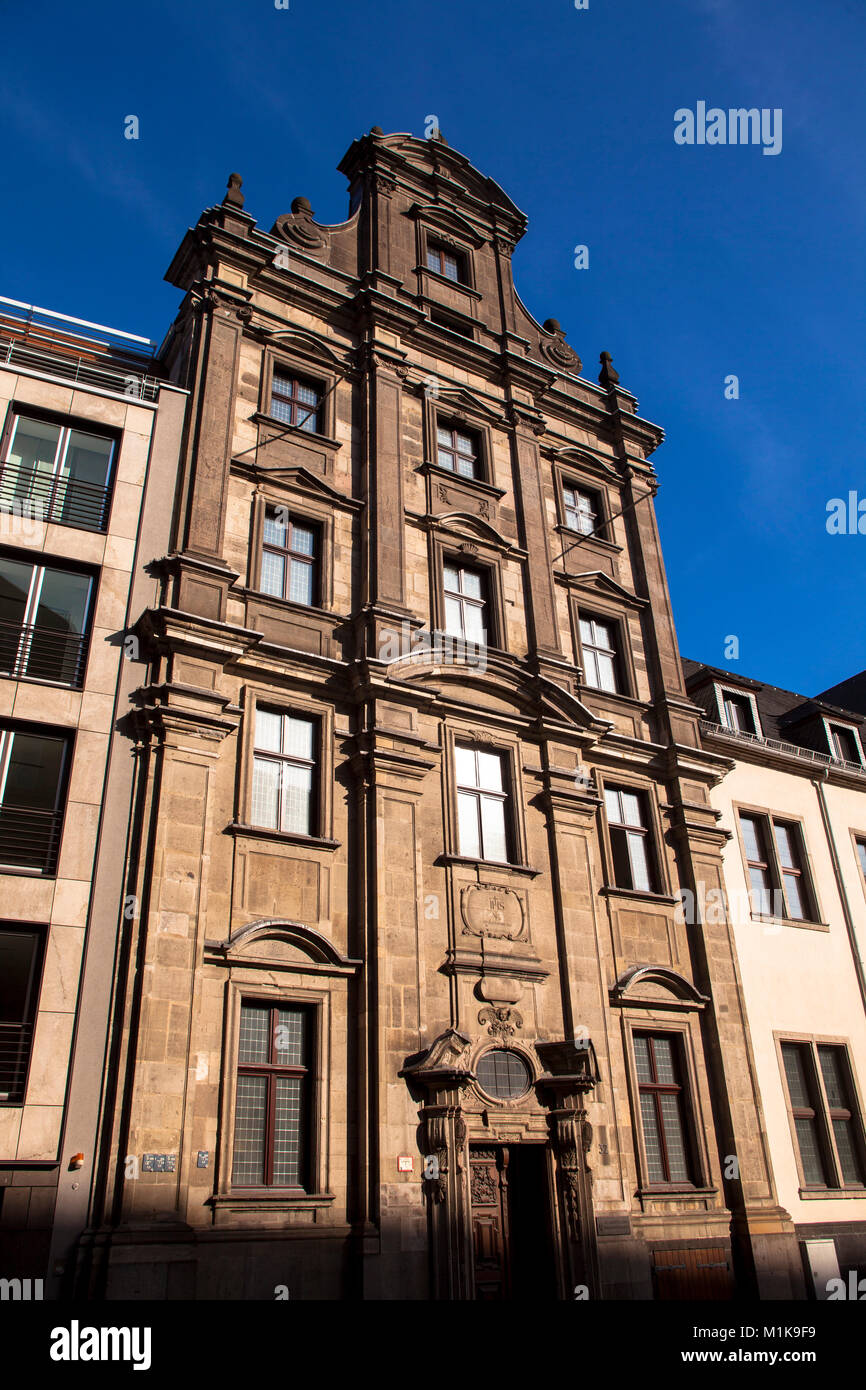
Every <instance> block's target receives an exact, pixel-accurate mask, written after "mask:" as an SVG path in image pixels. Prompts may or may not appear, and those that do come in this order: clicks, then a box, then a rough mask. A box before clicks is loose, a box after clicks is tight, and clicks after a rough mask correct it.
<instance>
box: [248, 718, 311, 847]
mask: <svg viewBox="0 0 866 1390" xmlns="http://www.w3.org/2000/svg"><path fill="white" fill-rule="evenodd" d="M315 736H316V721H315V720H313V719H301V718H298V716H297V715H294V714H283V713H282V712H281V711H279V710H270V709H262V708H261V706H259V707H258V708H257V709H256V727H255V749H254V753H253V797H252V810H251V819H252V824H253V825H260V826H264V827H266V828H268V829H271V830H284V831H288V832H290V833H293V834H296V835H312V834H313V833H314V819H315V814H316V791H317V788H316V758H315V753H314V749H315Z"/></svg>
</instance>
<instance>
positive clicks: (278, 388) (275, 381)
mask: <svg viewBox="0 0 866 1390" xmlns="http://www.w3.org/2000/svg"><path fill="white" fill-rule="evenodd" d="M271 389H272V390H273V391H274V392H275V393H276V394H277V395H282V396H290V395H291V394H292V379H291V377H288V376H284V375H283V373H282V372H274V375H273V378H272V383H271Z"/></svg>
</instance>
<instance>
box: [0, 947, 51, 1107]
mask: <svg viewBox="0 0 866 1390" xmlns="http://www.w3.org/2000/svg"><path fill="white" fill-rule="evenodd" d="M41 967H42V933H41V932H39V931H36V930H33V929H32V928H28V927H23V926H21V927H18V926H16V927H8V926H3V927H0V1104H2V1103H3V1102H4V1101H5V1102H7V1103H9V1104H12V1105H16V1104H17V1105H20V1104H21V1102H22V1101H23V1100H24V1085H25V1082H26V1080H27V1068H28V1065H29V1063H30V1049H31V1046H32V1043H33V1020H34V1018H35V1016H36V1003H37V996H38V991H39V975H40V971H41Z"/></svg>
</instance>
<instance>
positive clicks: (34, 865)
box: [0, 726, 70, 875]
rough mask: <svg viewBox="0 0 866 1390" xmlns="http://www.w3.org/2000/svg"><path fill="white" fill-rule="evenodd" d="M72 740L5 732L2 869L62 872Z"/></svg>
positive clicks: (0, 777) (0, 796) (1, 743)
mask: <svg viewBox="0 0 866 1390" xmlns="http://www.w3.org/2000/svg"><path fill="white" fill-rule="evenodd" d="M69 751H70V740H69V739H68V738H67V737H64V736H62V735H59V734H57V735H55V734H37V733H33V732H31V731H30V730H24V729H16V728H10V727H8V726H5V727H2V728H0V868H3V867H7V868H17V869H32V870H36V871H38V872H39V873H42V874H46V875H51V874H53V873H54V870H55V868H56V866H57V855H58V851H59V848H60V833H61V829H62V824H63V803H64V799H65V795H66V776H67V771H68V762H69Z"/></svg>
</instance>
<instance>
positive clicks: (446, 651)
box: [388, 633, 613, 742]
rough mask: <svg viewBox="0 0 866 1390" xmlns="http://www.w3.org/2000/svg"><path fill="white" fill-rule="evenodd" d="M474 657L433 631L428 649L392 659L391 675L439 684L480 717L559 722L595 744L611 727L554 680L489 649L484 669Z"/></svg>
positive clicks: (448, 695) (456, 641)
mask: <svg viewBox="0 0 866 1390" xmlns="http://www.w3.org/2000/svg"><path fill="white" fill-rule="evenodd" d="M437 638H439V639H440V641H439V642H438V643H437V640H436V639H437ZM473 655H474V653H470V659H467V658H466V657H464V656H463V655H462V644H461V642H460V640H459V639H454V638H450V639H449V637H448V634H447V633H433V634H432V641H431V646H430V647H429V649H419V650H418V651H415V652H413V653H411V654H410V655H408V656H405V657H401V658H399V659H398V660H396V661H392V662H390V663H389V665H388V674H389V676H392V677H394V678H395V679H399V680H401V681H411V682H413V683H416V682H417V683H418V684H421V685H432V686H435V687H436V689H437V691H438V692H439V694H441V695H442V696H443V697H444V698H446V699H447V698H452V699H458V700H461V701H462V702H465V703H467V704H470V703H471V704H472V706H473V708H474V711H475V714H476V715H477V717H478V718H479V719H483V717H484V713H485V710H489V711H490V712H494V711H495V712H499V713H503V714H510V715H514V714H517V715H521V716H523V717H529V718H532V719H537V718H544V719H551V720H556V721H558V722H560V723H564V724H570V725H571V726H572V727H574V728H577V729H580V730H582V731H584V732H585V733H588V734H591V735H592V738H591V740H590V741H591V742H596V741H597V740H598V739H600V738H602V737H603V736H604V734H606V733H607V732H608V730H609V729H611V728H612V727H613V726H612V725H611V723H610V722H609V721H608V720H606V719H598V718H596V716H595V715H594V714H592V713H591V711H590V710H588V709H587V707H586V705H584V704H582V703H581V701H580V700H578V699H577V697H576V696H574V695H572V694H570V692H569V691H567V690H565V689H564V688H563V687H562V686H560V685H556V684H555V682H553V681H549V680H547V679H545V678H544V677H541V676H537V677H533V678H531V679H527V677H526V675H525V673H521V672H520V671H519V670H518V671H515V670H514V668H513V667H512V666H511V664H510V663H508V662H505V661H502V660H501V659H498V658H497V657H495V656H493V655H491V654H490V653H489V652H482V655H483V658H484V668H483V669H482V668H481V666H480V665H478V664H476V665H472V664H470V661H471V659H472V658H473Z"/></svg>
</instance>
